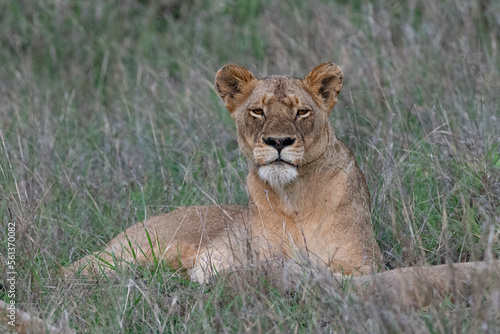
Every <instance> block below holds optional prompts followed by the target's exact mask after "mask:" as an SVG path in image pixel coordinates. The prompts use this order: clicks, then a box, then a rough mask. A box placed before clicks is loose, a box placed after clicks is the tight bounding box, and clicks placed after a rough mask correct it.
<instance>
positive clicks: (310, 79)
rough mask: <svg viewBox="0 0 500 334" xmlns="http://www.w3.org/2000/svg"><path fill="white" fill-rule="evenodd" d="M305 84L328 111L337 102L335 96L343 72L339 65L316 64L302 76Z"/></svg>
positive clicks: (339, 86) (340, 86) (338, 90)
mask: <svg viewBox="0 0 500 334" xmlns="http://www.w3.org/2000/svg"><path fill="white" fill-rule="evenodd" d="M304 83H305V85H306V86H307V87H308V88H309V90H310V92H311V93H312V94H316V95H317V96H319V97H320V98H321V99H322V101H323V104H324V105H325V107H326V108H327V109H328V111H330V110H332V108H333V107H334V106H335V104H336V103H337V96H338V95H339V93H340V90H341V89H342V86H343V85H344V74H343V73H342V69H341V68H340V66H338V65H335V64H334V63H331V62H329V63H323V64H321V65H318V66H316V67H315V68H313V69H312V70H311V72H309V74H308V75H306V77H305V78H304Z"/></svg>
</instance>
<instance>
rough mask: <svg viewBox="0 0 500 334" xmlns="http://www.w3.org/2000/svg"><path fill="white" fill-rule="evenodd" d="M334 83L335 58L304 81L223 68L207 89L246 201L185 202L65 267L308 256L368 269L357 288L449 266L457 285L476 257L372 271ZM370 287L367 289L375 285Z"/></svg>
mask: <svg viewBox="0 0 500 334" xmlns="http://www.w3.org/2000/svg"><path fill="white" fill-rule="evenodd" d="M342 86H343V73H342V70H341V68H340V67H339V66H337V65H335V64H333V63H323V64H321V65H319V66H317V67H315V68H314V69H312V70H311V71H310V72H309V74H307V75H306V76H305V78H303V79H300V78H295V77H291V76H283V75H272V76H269V77H266V78H264V79H257V78H256V77H255V76H254V75H253V74H252V73H251V72H249V71H248V70H247V69H245V68H243V67H241V66H237V65H226V66H224V67H222V68H221V69H220V70H219V71H218V72H217V75H216V77H215V89H216V91H217V93H218V94H219V96H220V97H221V98H222V100H223V101H224V104H225V106H226V108H227V109H228V111H229V112H230V113H231V117H232V118H233V119H234V121H235V123H236V128H237V133H238V143H239V146H240V148H241V150H242V152H243V153H244V155H245V156H246V158H247V159H248V162H249V165H250V166H249V174H248V178H247V187H248V194H249V199H248V202H249V205H248V208H247V207H244V206H239V205H223V206H215V205H214V206H198V207H187V208H180V209H177V210H175V211H173V212H170V213H167V214H164V215H161V216H157V217H153V218H150V219H148V220H146V221H144V222H141V223H138V224H136V225H134V226H132V227H130V228H129V229H127V230H126V231H125V232H123V233H122V234H120V235H118V236H117V237H116V238H114V239H113V240H112V241H111V242H110V243H109V245H108V246H107V247H106V249H105V250H104V251H102V252H99V253H97V254H93V255H89V256H87V257H84V258H83V259H81V260H79V261H77V262H76V263H74V264H73V265H72V266H71V267H70V268H69V270H67V272H68V273H72V272H73V271H75V270H77V269H80V270H83V273H84V274H86V275H89V274H90V275H93V274H98V273H99V272H100V271H105V272H107V271H110V270H112V269H113V267H114V266H115V265H119V264H123V263H135V264H147V263H151V262H155V261H160V260H161V261H168V262H169V263H170V264H171V265H172V266H173V267H174V268H176V267H184V268H186V269H187V270H188V272H189V274H190V276H191V278H192V279H193V280H197V281H200V282H204V281H207V280H208V279H210V277H212V276H213V275H214V274H216V273H218V274H220V273H223V272H227V271H230V270H232V269H233V268H235V267H237V266H238V265H241V264H244V263H259V262H262V261H266V260H269V259H276V258H279V259H284V260H292V261H293V259H296V258H297V257H298V255H299V254H306V255H307V256H308V257H309V259H311V260H312V261H313V262H314V263H316V264H317V265H320V266H325V265H326V266H328V267H329V268H331V270H332V271H334V272H337V273H343V274H346V275H355V276H356V275H357V276H359V275H369V276H365V277H361V278H360V279H359V280H358V282H360V283H359V284H360V285H359V286H361V283H362V284H365V283H366V282H367V281H368V282H370V281H373V282H375V281H376V280H375V277H380V278H383V282H389V283H387V284H389V286H390V287H391V289H393V290H394V291H396V295H395V296H396V297H398V295H397V293H398V292H397V291H400V290H398V289H401V287H399V288H398V287H396V285H398V283H397V282H401V281H405V282H414V283H415V284H417V283H416V282H417V281H418V282H422V281H425V280H429V282H431V283H432V284H433V285H434V288H436V289H437V290H438V291H439V292H441V293H444V292H446V291H450V285H451V279H450V278H449V276H450V275H449V272H448V270H452V271H454V272H455V274H457V276H456V277H457V279H456V280H455V281H457V282H459V283H460V284H464V283H465V282H466V281H468V280H469V275H470V273H471V271H472V270H475V269H477V264H467V265H465V264H464V265H454V266H451V265H450V266H440V267H425V268H421V269H408V268H406V269H400V270H394V271H391V272H386V273H382V274H377V275H375V273H376V272H378V271H379V270H380V269H383V268H380V266H381V260H382V258H381V253H380V249H379V247H378V245H377V242H376V241H375V237H374V233H373V230H372V227H371V222H370V198H369V192H368V189H367V186H366V183H365V179H364V176H363V173H362V172H361V170H360V168H359V167H358V165H357V163H356V160H355V158H354V156H353V154H352V152H351V151H350V150H349V149H348V148H347V147H346V146H345V145H344V144H343V143H342V142H341V141H340V140H338V139H337V138H336V136H335V132H334V130H333V128H332V126H331V124H330V122H329V120H328V115H329V113H330V111H331V110H332V108H333V107H334V106H335V104H336V103H337V97H338V95H339V92H340V90H341V89H342ZM420 272H423V273H425V277H424V279H423V280H422V279H421V277H422V276H421V275H420V274H419V273H420ZM372 277H373V278H372ZM455 281H454V282H455ZM355 282H356V281H355ZM377 282H378V283H377V286H379V285H380V284H383V283H382V281H380V280H379V281H377ZM379 283H380V284H379ZM455 283H456V282H455ZM412 284H413V283H412ZM418 284H421V283H418ZM375 286H376V285H375V284H374V285H372V286H371V287H370V288H369V289H365V290H366V291H368V290H369V291H371V292H370V293H375V291H376V289H375V288H374V287H375ZM370 289H371V290H370ZM402 290H404V289H402ZM410 294H411V293H410ZM412 296H413V295H412ZM411 298H413V297H411Z"/></svg>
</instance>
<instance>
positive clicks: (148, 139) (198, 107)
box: [0, 0, 500, 333]
mask: <svg viewBox="0 0 500 334" xmlns="http://www.w3.org/2000/svg"><path fill="white" fill-rule="evenodd" d="M499 12H500V7H499V4H498V3H497V2H496V1H488V0H485V1H472V0H468V1H447V2H435V3H434V2H432V3H431V2H424V1H417V0H407V1H403V2H398V1H391V0H377V1H371V2H369V3H365V2H363V1H349V2H348V1H342V0H338V1H326V0H325V1H320V0H313V1H309V2H302V1H298V0H287V1H272V2H265V1H243V0H242V1H238V2H230V1H216V2H204V1H201V0H189V1H176V0H165V1H160V2H156V1H147V0H145V1H136V0H125V1H93V0H92V1H71V0H57V1H56V0H51V1H37V0H32V1H27V0H26V1H19V0H6V1H3V2H2V3H1V4H0V30H1V31H2V34H1V36H0V64H1V65H0V100H1V101H2V102H1V104H0V134H1V136H0V221H1V226H2V230H1V231H0V236H1V241H0V245H1V247H2V248H1V249H2V251H1V256H2V257H3V258H2V259H3V260H5V255H6V253H5V252H4V250H5V249H6V242H5V240H6V236H7V230H6V229H5V228H3V226H7V223H8V222H12V221H15V222H16V224H17V262H18V263H17V271H18V280H17V283H18V290H17V301H18V303H19V304H18V305H19V306H21V307H22V308H23V309H25V310H28V311H30V312H33V313H38V314H41V315H42V317H44V318H52V319H58V318H61V317H65V316H67V317H68V318H69V319H70V325H71V326H72V327H73V328H76V329H78V331H79V332H84V331H87V332H92V333H110V332H126V333H136V332H137V333H138V332H141V333H142V332H146V333H149V332H163V331H172V332H200V331H205V332H235V331H236V332H243V331H251V332H381V333H386V332H412V333H413V332H422V333H427V332H431V333H444V332H446V333H447V332H451V331H454V332H497V331H499V330H500V317H499V314H500V306H499V305H500V285H499V284H495V285H494V286H492V287H491V289H490V290H489V291H488V293H487V294H485V295H484V299H483V300H482V302H480V303H475V304H473V305H471V306H467V305H464V304H463V303H460V304H457V305H452V304H451V303H448V302H443V303H440V304H435V305H433V306H431V307H430V308H429V309H427V310H423V311H419V312H416V311H415V312H403V311H401V310H399V309H398V308H397V307H395V306H393V305H373V304H364V303H361V302H359V301H356V300H352V299H349V298H345V296H342V294H338V292H334V291H330V290H329V289H328V287H325V286H322V285H321V284H316V283H315V282H313V281H311V282H310V283H309V284H303V285H302V286H300V287H298V288H297V291H296V292H295V293H293V294H285V293H283V292H280V291H279V290H277V289H275V288H273V286H272V285H269V284H266V283H265V282H262V281H261V282H260V283H259V284H254V285H252V286H246V287H245V288H242V287H241V288H235V287H227V286H225V283H224V281H223V280H221V281H220V282H217V283H215V284H213V285H210V286H203V287H201V286H199V285H195V284H190V283H189V282H186V281H184V280H182V279H181V278H179V277H177V276H176V275H173V274H172V273H171V272H161V273H159V274H155V275H153V274H152V273H151V272H149V271H147V270H144V269H141V268H137V272H136V273H123V275H120V276H119V279H118V280H117V281H100V282H98V283H97V284H95V283H94V282H92V283H89V284H85V283H84V282H79V281H75V282H67V281H66V282H65V281H62V280H61V279H60V277H59V274H58V268H59V266H60V265H66V264H67V263H70V262H72V261H74V260H75V259H77V258H80V257H81V256H82V255H84V254H86V253H87V252H89V251H95V250H98V249H100V248H102V245H103V244H104V243H105V242H107V241H109V240H110V239H111V238H112V237H113V236H115V235H116V234H118V233H119V232H121V231H122V230H124V229H125V228H126V227H128V226H130V225H131V224H133V223H134V222H135V221H138V220H141V219H143V218H144V217H145V216H149V215H155V214H158V213H160V212H165V211H168V210H170V209H172V208H175V207H177V206H184V205H193V204H205V203H210V202H211V198H213V199H216V201H217V202H220V203H228V202H231V203H245V201H246V193H245V186H244V178H245V168H246V167H245V162H244V161H243V159H242V157H241V155H240V153H239V151H238V148H237V143H236V140H235V138H236V136H235V129H234V125H233V124H232V121H231V119H230V117H229V115H228V113H227V112H226V111H225V110H224V108H223V106H222V104H221V103H220V101H218V99H217V97H216V94H215V93H214V91H213V89H212V81H213V76H214V74H215V72H216V70H217V69H218V68H219V67H220V66H222V65H223V64H224V63H226V62H234V63H237V64H241V65H244V66H246V67H247V68H249V69H251V70H252V71H253V72H254V73H255V74H257V75H259V76H265V75H268V74H271V73H284V74H293V75H297V76H302V75H304V74H306V73H307V72H308V71H309V70H310V69H311V68H312V67H313V66H315V65H316V64H318V63H320V62H323V61H327V60H334V61H335V62H336V63H337V64H339V65H341V67H342V68H343V70H344V73H345V78H346V83H345V86H344V89H343V91H342V93H341V96H340V102H339V104H338V105H337V107H336V109H335V110H334V111H333V112H332V122H333V124H334V128H335V129H336V131H337V135H338V136H339V138H341V139H342V140H343V141H344V142H346V143H347V144H348V145H349V146H350V147H351V148H352V149H353V151H354V153H355V155H356V157H357V158H358V162H359V163H360V165H361V167H362V169H363V170H364V172H365V173H366V176H367V181H368V183H369V185H370V188H371V192H372V197H373V208H374V210H373V223H374V228H375V230H376V231H377V239H378V242H379V244H380V245H381V248H382V250H383V252H384V255H385V259H386V262H387V264H388V266H389V267H396V266H397V267H402V266H410V265H416V264H422V263H430V264H440V263H445V262H446V261H454V262H458V261H470V260H482V259H484V258H487V259H488V258H491V257H493V258H497V257H498V253H499V252H500V247H499V227H500V220H499V217H500V153H499V152H500V126H499V124H500V103H499V102H500V95H499V94H498V91H499V90H500V74H499V70H500V56H499V50H498V48H499V46H498V45H499V42H500V38H499V36H500V16H499V14H498V13H499ZM200 189H202V190H203V191H200ZM0 268H1V269H0V272H1V273H4V272H6V268H5V261H0ZM2 279H4V277H2V276H1V275H0V280H2ZM0 298H1V299H3V300H5V299H7V297H6V295H5V293H2V292H0ZM479 300H481V298H479Z"/></svg>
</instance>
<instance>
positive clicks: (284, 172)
mask: <svg viewBox="0 0 500 334" xmlns="http://www.w3.org/2000/svg"><path fill="white" fill-rule="evenodd" d="M298 175H299V173H298V172H297V169H296V168H295V167H293V166H290V165H287V164H270V165H265V166H262V167H260V168H259V176H260V178H261V179H262V180H263V181H266V182H268V183H269V184H270V185H271V187H273V188H281V187H283V186H284V185H286V184H288V183H291V182H293V181H295V179H296V178H297V176H298Z"/></svg>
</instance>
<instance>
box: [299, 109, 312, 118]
mask: <svg viewBox="0 0 500 334" xmlns="http://www.w3.org/2000/svg"><path fill="white" fill-rule="evenodd" d="M309 112H310V110H309V109H299V110H297V116H305V115H307V114H309Z"/></svg>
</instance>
